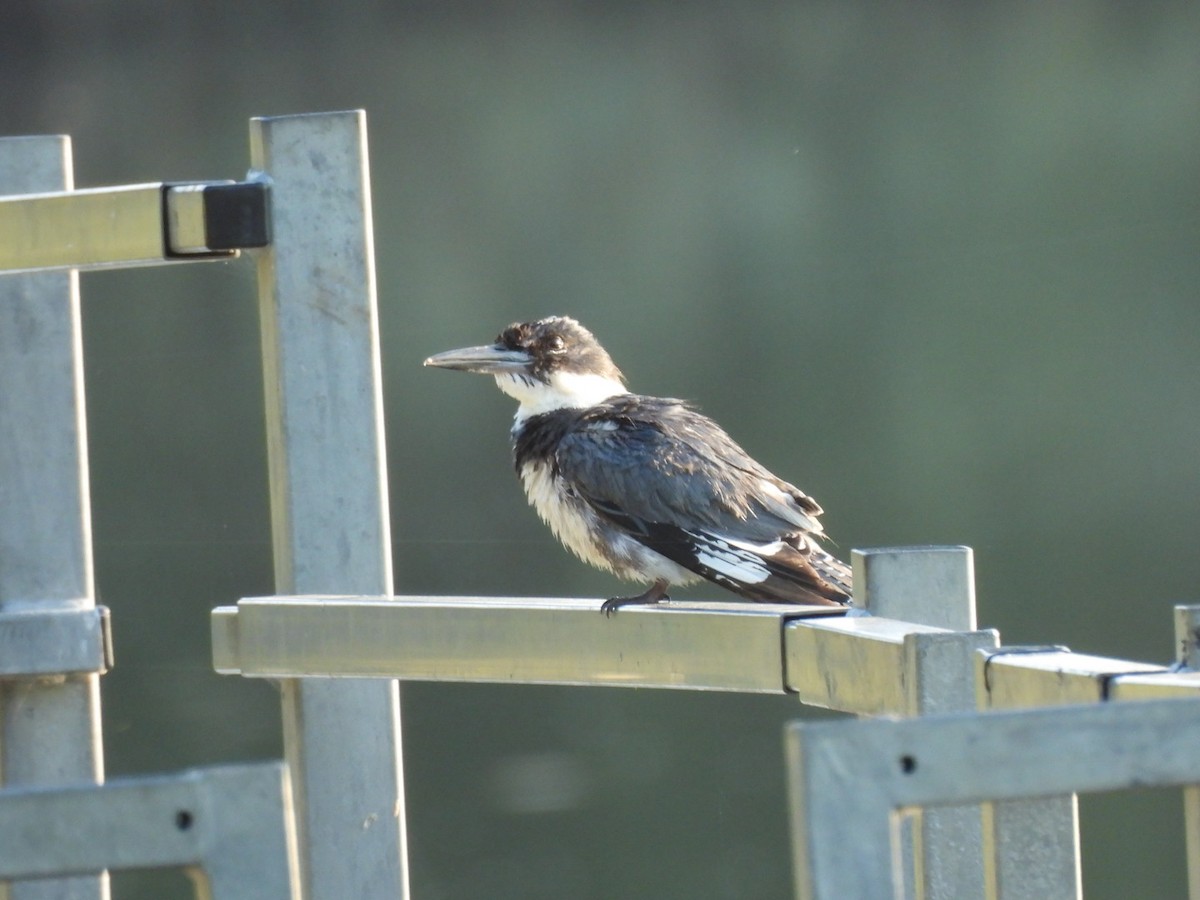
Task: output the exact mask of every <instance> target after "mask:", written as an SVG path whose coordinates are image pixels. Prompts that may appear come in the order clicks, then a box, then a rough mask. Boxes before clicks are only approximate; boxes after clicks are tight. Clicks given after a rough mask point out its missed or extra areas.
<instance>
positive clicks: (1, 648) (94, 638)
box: [0, 606, 113, 680]
mask: <svg viewBox="0 0 1200 900" xmlns="http://www.w3.org/2000/svg"><path fill="white" fill-rule="evenodd" d="M112 664H113V652H112V631H111V629H110V627H109V614H108V608H107V607H104V606H96V607H90V608H87V609H54V610H45V609H29V610H18V611H13V612H2V613H0V679H9V680H12V679H26V678H48V677H54V676H62V675H86V674H97V675H103V674H104V673H105V672H107V671H108V670H109V669H110V668H112Z"/></svg>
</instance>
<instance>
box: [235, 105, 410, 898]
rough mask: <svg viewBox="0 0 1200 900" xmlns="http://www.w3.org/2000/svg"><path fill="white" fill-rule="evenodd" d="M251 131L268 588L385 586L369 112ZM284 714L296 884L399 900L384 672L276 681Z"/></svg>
mask: <svg viewBox="0 0 1200 900" xmlns="http://www.w3.org/2000/svg"><path fill="white" fill-rule="evenodd" d="M250 143H251V157H252V165H253V167H254V170H255V172H256V173H258V175H259V177H261V178H263V179H265V180H266V181H267V183H268V184H269V185H270V200H269V206H270V220H271V229H272V240H271V246H270V248H269V249H267V250H265V251H263V252H262V253H261V255H260V256H259V265H258V278H259V308H260V314H261V320H262V341H263V359H264V372H265V384H266V397H267V404H266V405H267V443H268V450H269V464H270V475H271V518H272V526H273V532H274V548H275V583H276V589H277V591H278V592H279V593H283V594H314V593H316V594H320V593H360V594H376V595H387V594H391V592H392V568H391V541H390V530H389V522H388V498H387V481H386V473H385V458H384V430H383V399H382V385H381V379H380V356H379V335H378V325H377V313H376V305H375V270H374V250H373V244H372V231H371V208H370V193H369V180H368V169H367V144H366V119H365V116H364V114H363V113H362V112H361V111H356V112H341V113H327V114H317V115H300V116H284V117H280V118H265V119H253V120H252V121H251V124H250ZM283 717H284V744H285V752H286V756H287V761H288V764H289V766H290V768H291V773H292V782H293V786H294V790H295V801H296V811H297V829H298V833H299V842H300V858H301V881H302V885H303V889H304V896H305V897H306V898H308V900H340V898H344V897H356V898H364V900H366V898H387V900H395V898H403V897H407V896H408V885H407V876H406V865H405V830H404V793H403V782H402V779H401V758H400V706H399V689H398V686H397V684H396V682H394V681H366V680H345V681H341V680H339V681H317V680H312V681H307V680H297V681H286V682H284V684H283Z"/></svg>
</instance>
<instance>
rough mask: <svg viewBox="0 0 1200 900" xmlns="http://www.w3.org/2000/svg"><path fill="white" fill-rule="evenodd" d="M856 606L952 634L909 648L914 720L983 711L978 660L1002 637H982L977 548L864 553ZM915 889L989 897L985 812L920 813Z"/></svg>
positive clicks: (910, 824)
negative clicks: (977, 692) (978, 614)
mask: <svg viewBox="0 0 1200 900" xmlns="http://www.w3.org/2000/svg"><path fill="white" fill-rule="evenodd" d="M853 562H854V584H855V585H856V587H857V590H856V593H855V600H856V601H857V602H859V603H861V604H862V605H863V606H864V607H865V608H866V609H868V610H869V611H870V612H871V613H873V614H874V615H878V616H887V617H889V618H893V619H901V620H904V621H907V622H915V623H917V624H920V625H933V626H936V627H939V628H950V629H953V630H952V631H951V632H943V633H932V634H910V635H908V636H906V638H905V641H904V651H905V671H906V679H905V692H906V694H907V696H906V701H907V710H906V712H907V713H908V714H909V715H913V716H919V715H929V714H934V713H946V712H962V711H966V710H973V709H974V708H975V686H974V676H975V661H974V657H975V653H976V651H977V650H981V649H990V648H994V647H996V646H997V645H998V643H999V637H998V635H997V634H996V632H994V631H985V632H977V631H975V630H974V629H975V573H974V566H973V557H972V553H971V548H970V547H911V548H909V547H904V548H888V549H880V550H856V551H854V554H853ZM901 834H902V842H903V848H904V859H905V866H906V871H907V874H908V883H909V884H910V885H912V886H913V889H914V896H915V897H921V898H928V900H967V898H972V897H982V896H983V884H984V878H983V834H982V825H981V822H980V816H979V810H978V808H977V807H973V806H964V807H946V808H943V809H931V810H927V811H924V812H918V813H914V814H913V815H911V816H909V817H907V818H906V819H905V820H904V822H903V825H902V832H901Z"/></svg>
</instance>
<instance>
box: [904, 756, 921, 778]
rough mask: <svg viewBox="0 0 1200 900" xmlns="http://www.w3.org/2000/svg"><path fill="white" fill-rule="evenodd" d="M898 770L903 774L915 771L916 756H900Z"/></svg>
mask: <svg viewBox="0 0 1200 900" xmlns="http://www.w3.org/2000/svg"><path fill="white" fill-rule="evenodd" d="M900 771H901V772H903V773H904V774H905V775H911V774H912V773H913V772H915V771H917V758H916V757H915V756H909V755H908V754H905V755H904V756H902V757H900Z"/></svg>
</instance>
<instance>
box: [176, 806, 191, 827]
mask: <svg viewBox="0 0 1200 900" xmlns="http://www.w3.org/2000/svg"><path fill="white" fill-rule="evenodd" d="M192 821H193V820H192V814H191V813H190V812H189V811H188V810H186V809H181V810H179V812H177V813H175V827H176V828H178V829H179V830H180V831H187V830H188V829H189V828H191V827H192Z"/></svg>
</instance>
